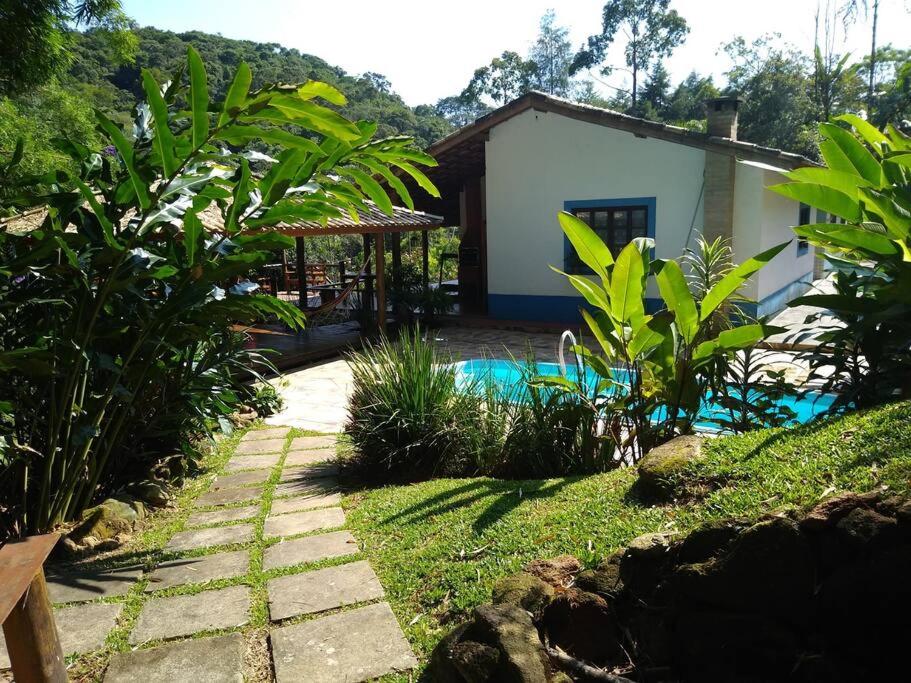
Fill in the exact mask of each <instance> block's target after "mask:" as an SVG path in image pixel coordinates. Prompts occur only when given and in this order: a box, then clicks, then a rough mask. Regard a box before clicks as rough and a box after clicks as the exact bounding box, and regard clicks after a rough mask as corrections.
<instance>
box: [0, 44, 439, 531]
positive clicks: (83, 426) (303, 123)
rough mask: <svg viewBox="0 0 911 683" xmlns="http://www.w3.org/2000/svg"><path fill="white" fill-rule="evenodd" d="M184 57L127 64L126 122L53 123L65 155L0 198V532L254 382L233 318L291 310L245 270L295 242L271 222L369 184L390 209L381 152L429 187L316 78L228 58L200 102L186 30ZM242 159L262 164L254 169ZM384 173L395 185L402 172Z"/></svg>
mask: <svg viewBox="0 0 911 683" xmlns="http://www.w3.org/2000/svg"><path fill="white" fill-rule="evenodd" d="M184 66H185V69H186V72H187V74H188V76H187V77H186V78H185V77H184V76H183V75H182V73H183V72H182V70H178V71H177V72H176V74H175V76H174V79H173V80H172V81H170V82H169V83H168V84H167V85H166V87H165V88H164V89H162V88H161V87H160V86H159V84H158V82H157V80H156V79H155V77H154V75H153V74H152V72H151V71H149V70H143V71H142V75H141V80H142V87H143V93H144V97H145V99H146V102H145V103H143V104H142V105H141V106H140V107H139V108H138V112H137V117H136V120H135V123H134V127H133V129H132V139H130V138H128V137H127V135H125V133H124V132H123V131H122V130H121V128H120V127H119V126H118V125H117V124H115V123H114V122H113V121H111V119H110V118H108V117H107V116H105V115H104V114H103V113H101V112H98V113H97V115H96V121H97V127H98V128H97V135H98V136H99V138H100V140H101V144H102V145H106V146H104V147H103V148H93V147H89V146H87V145H86V144H84V141H82V140H74V139H58V140H55V141H54V145H55V147H56V148H57V149H58V150H59V151H60V152H61V153H64V154H67V155H68V156H69V157H70V158H71V160H72V164H71V166H72V167H75V168H76V169H78V170H77V171H76V172H75V173H73V172H69V171H68V170H66V169H63V168H58V169H55V168H49V169H46V173H45V174H44V175H45V177H44V178H43V179H42V180H41V181H40V182H39V183H38V184H37V186H38V187H45V188H47V191H41V192H39V193H37V194H36V193H35V187H36V183H35V182H34V181H33V180H31V179H25V180H24V181H23V191H22V192H21V194H19V195H15V196H13V197H12V199H10V200H9V201H10V203H12V204H14V205H15V207H16V208H17V209H20V210H27V209H30V208H31V207H37V209H36V210H37V213H34V214H27V217H26V218H25V219H20V221H22V220H35V221H36V222H37V223H38V224H39V225H38V227H37V228H35V226H33V225H30V224H28V223H26V225H25V227H24V229H21V230H16V229H11V230H7V231H4V232H2V233H0V254H2V262H0V315H2V316H3V325H2V330H0V370H2V380H3V381H2V385H0V391H2V393H0V401H2V403H0V407H2V410H3V414H4V416H3V417H4V420H3V422H2V426H0V429H2V439H0V459H2V460H0V465H2V467H3V482H4V486H5V489H4V491H3V494H4V497H3V499H2V501H0V507H2V510H3V513H4V524H5V526H6V527H7V529H6V531H8V532H12V531H14V530H19V531H21V530H23V529H26V528H27V529H28V530H30V531H41V530H45V529H48V528H50V527H52V526H53V525H54V524H56V523H58V522H60V521H63V520H68V519H72V518H73V517H75V516H77V515H78V514H79V513H80V512H81V511H82V510H83V509H84V508H85V507H86V506H87V505H89V504H90V503H91V502H92V501H93V499H94V498H95V497H96V496H97V495H98V494H99V492H102V491H104V490H106V489H110V488H111V487H113V486H115V485H116V484H117V482H118V481H119V480H120V476H121V475H122V474H123V472H124V470H127V469H129V468H131V467H135V466H137V465H141V464H142V462H143V461H146V462H148V460H149V459H152V458H154V457H156V455H158V454H160V453H161V452H162V450H163V449H167V448H174V445H175V444H174V442H175V440H176V439H177V438H179V437H180V436H182V435H185V434H186V433H187V432H188V431H189V432H193V431H197V432H198V431H200V430H205V429H207V428H208V427H209V426H210V425H212V424H213V423H217V422H218V420H219V418H223V417H224V416H225V415H226V414H227V413H229V412H230V411H232V410H234V409H236V407H237V405H238V404H239V403H240V402H241V401H243V400H244V398H245V394H246V395H247V397H249V398H251V399H255V400H261V399H263V397H260V398H255V397H254V396H250V395H249V392H250V391H251V390H248V389H245V388H244V387H243V386H242V385H241V384H240V381H241V379H243V377H242V376H241V374H240V373H243V372H249V371H250V370H254V371H255V369H256V364H257V362H259V363H261V362H262V361H261V359H260V358H258V357H257V356H256V355H255V354H252V353H250V352H249V351H247V350H245V349H244V347H243V340H242V339H238V336H237V335H236V334H235V333H234V332H233V330H232V327H233V324H234V323H236V322H244V321H253V320H256V319H260V318H262V317H265V316H278V317H279V318H280V319H281V320H282V321H284V322H285V323H287V324H288V325H291V326H300V325H302V324H303V322H304V321H303V316H302V314H301V313H300V311H299V310H298V309H296V308H295V307H293V306H291V305H290V304H287V303H284V302H282V301H280V300H278V299H275V298H273V297H271V296H266V295H261V294H259V293H258V292H257V287H256V285H255V284H253V283H251V282H249V281H247V280H245V278H244V276H245V274H246V273H248V272H249V271H250V270H251V269H252V268H254V267H256V266H258V265H261V264H262V263H264V262H265V261H266V260H267V259H269V258H270V256H271V254H270V252H273V251H274V250H276V249H281V248H286V247H288V246H290V244H291V243H292V240H291V239H290V238H288V237H284V236H282V235H279V234H276V233H273V232H271V231H269V230H268V228H269V227H270V226H274V225H276V224H278V223H280V222H282V221H286V220H297V219H303V220H326V219H327V218H329V217H333V216H340V215H349V214H351V213H356V212H357V211H359V210H362V209H363V208H364V207H365V202H366V201H367V200H368V199H369V200H372V201H373V202H374V203H375V204H376V205H377V206H378V207H379V208H381V209H382V210H384V211H386V212H387V213H391V206H392V204H391V200H390V198H389V196H388V195H387V194H386V192H385V191H384V190H383V189H382V187H381V186H380V185H379V184H378V183H377V181H376V180H374V178H373V176H374V175H377V176H383V177H387V178H394V176H393V174H392V171H391V169H392V168H395V169H397V170H399V171H401V172H403V173H405V174H407V175H409V176H411V177H412V178H414V179H415V180H416V181H417V183H418V184H419V185H420V186H421V187H423V188H424V189H425V190H427V191H429V192H433V193H435V192H436V190H435V188H434V187H433V185H432V184H431V183H430V182H429V181H428V180H427V178H426V177H425V176H424V175H423V173H422V172H421V171H420V170H419V169H418V168H417V166H416V164H417V165H421V164H432V163H433V160H432V159H431V158H430V157H428V156H427V155H425V154H423V153H422V152H420V151H418V150H417V149H416V148H415V147H414V146H413V143H412V141H411V139H409V138H405V137H401V136H396V137H392V138H379V137H377V125H376V124H373V123H368V122H358V123H354V122H352V121H349V120H348V119H346V118H344V117H343V116H341V115H339V114H338V113H337V112H336V111H334V110H333V109H331V108H329V107H328V106H325V105H324V104H322V103H321V102H323V103H325V104H331V105H334V106H336V107H342V106H344V105H345V102H346V100H345V98H344V96H343V95H342V93H341V92H339V91H338V90H337V89H335V88H334V87H332V86H331V85H329V84H327V83H323V82H319V81H307V82H305V83H304V84H303V85H300V86H287V85H265V86H263V87H261V88H259V89H252V83H253V77H252V73H251V71H250V68H249V66H247V64H245V63H243V62H241V63H240V64H239V66H238V67H237V69H236V71H235V74H234V76H233V78H232V79H231V80H230V84H229V85H228V86H227V88H226V91H227V92H226V95H225V97H224V102H223V103H220V104H215V103H214V102H213V101H212V99H211V95H210V90H209V88H208V77H207V73H206V70H205V67H204V64H203V61H202V59H201V58H200V56H199V54H198V53H197V52H196V51H195V50H193V49H192V48H188V60H187V62H186V64H185V65H184ZM289 128H293V129H294V130H296V131H299V133H300V134H298V135H295V134H292V133H290V132H288V129H289ZM250 143H267V144H269V145H270V146H271V148H272V149H273V150H274V154H275V157H274V158H264V155H262V154H260V153H256V152H252V151H251V150H249V148H248V145H249V144H250ZM19 151H21V147H20V148H19ZM16 156H17V157H19V156H21V155H20V154H17V155H16ZM250 159H255V160H256V161H257V162H258V163H260V164H265V169H264V171H263V172H262V173H257V174H254V173H252V172H251V166H250V161H249V160H250ZM17 160H18V159H17V158H14V159H12V160H11V161H10V162H9V164H14V163H15V162H16V161H17ZM9 164H5V165H4V167H3V168H2V169H0V171H5V170H6V168H7V167H8V166H9ZM390 186H391V187H393V188H395V189H396V190H397V193H398V194H399V198H400V199H401V201H403V202H404V203H405V204H410V203H411V198H410V196H409V195H408V193H407V191H406V190H405V188H404V186H403V185H402V183H401V182H400V181H398V180H390ZM14 225H15V223H14Z"/></svg>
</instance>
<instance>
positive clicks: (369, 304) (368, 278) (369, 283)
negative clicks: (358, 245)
mask: <svg viewBox="0 0 911 683" xmlns="http://www.w3.org/2000/svg"><path fill="white" fill-rule="evenodd" d="M363 238H364V260H365V261H366V262H367V267H366V268H365V269H364V300H363V302H361V303H362V306H363V308H364V312H365V313H366V314H367V315H368V316H369V317H371V318H372V317H373V278H372V274H373V265H372V264H371V258H370V249H371V246H372V243H371V241H370V235H368V234H364V235H363Z"/></svg>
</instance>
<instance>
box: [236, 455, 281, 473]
mask: <svg viewBox="0 0 911 683" xmlns="http://www.w3.org/2000/svg"><path fill="white" fill-rule="evenodd" d="M281 459H282V454H281V453H270V454H268V455H235V456H234V457H233V458H231V459H230V460H228V464H227V466H226V467H225V469H226V470H227V471H228V472H238V471H240V470H261V469H263V468H265V467H275V465H277V464H278V461H279V460H281Z"/></svg>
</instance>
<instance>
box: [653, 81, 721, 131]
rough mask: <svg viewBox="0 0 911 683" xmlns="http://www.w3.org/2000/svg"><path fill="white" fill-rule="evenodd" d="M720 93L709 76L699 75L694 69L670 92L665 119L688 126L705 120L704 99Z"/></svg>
mask: <svg viewBox="0 0 911 683" xmlns="http://www.w3.org/2000/svg"><path fill="white" fill-rule="evenodd" d="M719 94H720V92H719V90H718V88H716V87H715V83H714V82H713V81H712V77H711V76H704V77H703V76H700V75H699V74H697V73H696V72H695V71H691V72H690V74H689V75H688V76H687V77H686V78H684V79H683V80H682V81H680V83H679V84H677V87H676V88H675V89H674V92H673V93H671V96H670V98H669V101H668V104H667V109H666V111H665V120H666V121H669V122H672V123H676V124H678V125H684V126H687V127H689V128H692V127H696V124H697V123H698V124H699V125H700V126H702V125H704V122H705V101H706V100H709V99H712V98H713V97H718V95H719Z"/></svg>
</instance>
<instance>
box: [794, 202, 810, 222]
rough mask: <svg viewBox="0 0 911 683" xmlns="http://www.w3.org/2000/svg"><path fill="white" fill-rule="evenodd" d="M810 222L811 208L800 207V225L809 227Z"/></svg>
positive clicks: (802, 205)
mask: <svg viewBox="0 0 911 683" xmlns="http://www.w3.org/2000/svg"><path fill="white" fill-rule="evenodd" d="M809 222H810V207H809V206H807V205H806V204H801V205H800V213H799V215H798V218H797V224H798V225H807V224H809Z"/></svg>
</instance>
